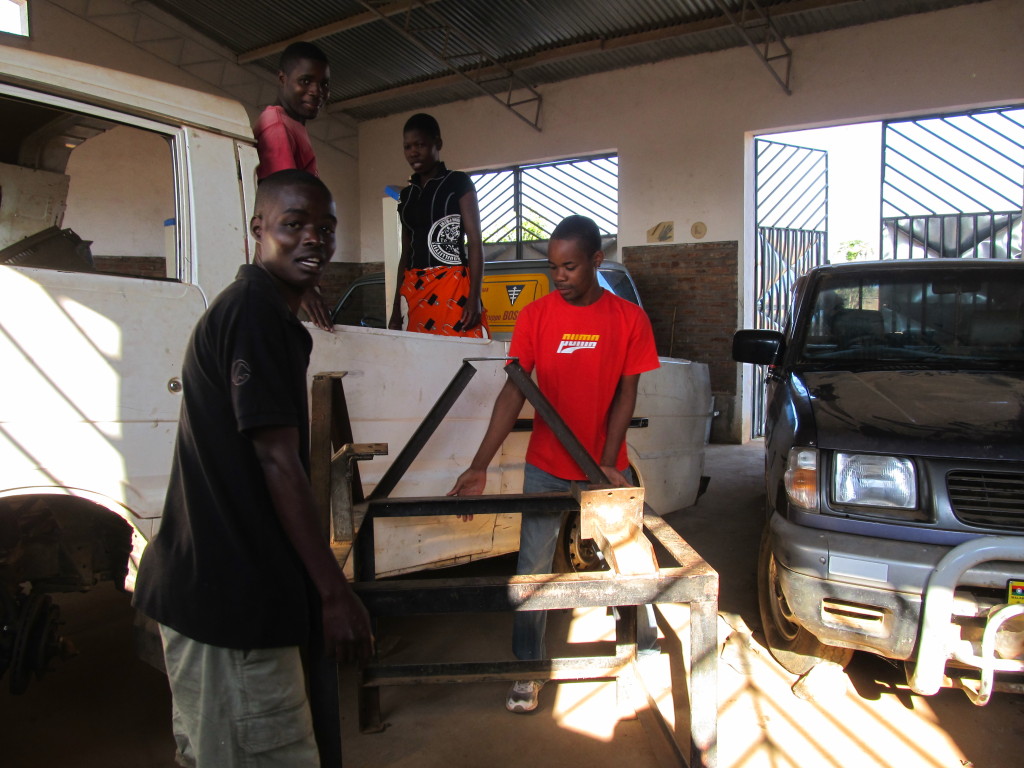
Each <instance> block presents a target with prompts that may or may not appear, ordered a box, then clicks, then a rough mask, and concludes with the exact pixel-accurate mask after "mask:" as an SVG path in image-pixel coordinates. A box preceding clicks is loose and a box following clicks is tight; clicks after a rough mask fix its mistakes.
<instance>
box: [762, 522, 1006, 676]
mask: <svg viewBox="0 0 1024 768" xmlns="http://www.w3.org/2000/svg"><path fill="white" fill-rule="evenodd" d="M985 538H986V539H988V538H992V537H985ZM998 538H1000V540H1005V541H1008V542H1011V547H1016V548H1017V551H1019V552H1020V553H1021V557H1020V558H1019V559H1020V560H1024V537H1021V538H1017V537H998ZM971 543H972V542H968V544H971ZM961 546H966V545H961ZM771 547H772V551H773V553H774V555H775V559H776V560H777V562H778V564H779V566H780V567H779V569H778V574H779V580H780V583H781V587H782V591H783V594H784V595H785V597H786V601H787V602H788V603H789V606H790V609H791V610H792V611H793V614H794V615H795V617H796V619H797V621H798V622H799V623H800V624H801V625H802V626H803V627H805V628H806V629H807V631H809V632H811V633H812V634H813V635H815V636H816V637H817V638H818V639H819V640H820V641H821V642H823V643H825V644H827V645H835V646H840V647H845V648H854V649H857V650H864V651H870V652H872V653H877V654H880V655H882V656H885V657H887V658H891V659H908V658H910V657H912V656H913V655H914V652H915V649H916V647H917V643H918V632H919V628H920V626H921V614H922V604H923V595H924V594H925V591H926V588H928V584H929V579H931V578H932V574H933V573H934V572H935V569H936V567H937V566H938V565H939V563H940V561H942V559H943V557H944V556H946V555H947V554H948V553H949V552H950V551H951V550H953V549H954V548H953V547H946V546H939V545H934V544H920V543H916V542H905V541H893V540H889V539H879V538H874V537H870V536H859V535H853V534H846V533H837V532H834V531H826V530H821V529H815V528H807V527H805V526H802V525H797V524H794V523H792V522H790V521H788V520H786V519H784V518H782V517H781V516H779V515H777V514H776V515H773V516H772V519H771ZM957 549H959V548H957ZM1022 577H1024V563H1022V562H1007V561H986V562H977V563H972V564H971V565H969V566H968V567H967V569H966V570H965V571H964V572H963V573H961V574H959V575H958V576H957V579H956V581H955V586H960V587H966V588H975V589H980V590H989V589H991V590H997V591H998V593H992V594H1001V595H1005V591H1006V584H1007V581H1008V580H1009V579H1012V578H1022ZM945 589H946V593H949V588H945ZM948 596H949V601H948V603H949V607H950V611H951V612H955V613H957V614H958V615H971V614H972V612H977V611H979V610H981V609H980V608H979V607H978V605H976V604H975V603H974V601H973V598H972V599H964V598H963V597H961V595H957V598H959V602H958V604H957V605H956V606H955V607H954V602H955V600H954V598H953V595H952V594H951V593H950V594H948ZM1004 601H1005V600H1004ZM993 602H998V601H995V600H992V599H989V600H988V604H992V603H993ZM983 607H984V610H987V605H986V606H983ZM933 624H934V621H933ZM949 624H950V617H949V616H947V618H946V620H945V625H946V626H948V625H949ZM931 629H932V630H935V631H938V630H937V627H936V626H931ZM949 655H951V654H944V655H943V662H944V661H945V659H946V658H947V657H948V656H949Z"/></svg>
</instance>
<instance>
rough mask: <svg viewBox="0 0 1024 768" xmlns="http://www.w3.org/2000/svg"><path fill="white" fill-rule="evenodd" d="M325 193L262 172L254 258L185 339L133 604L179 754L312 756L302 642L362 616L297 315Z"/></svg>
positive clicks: (323, 245) (185, 758) (353, 645)
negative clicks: (318, 449) (162, 481)
mask: <svg viewBox="0 0 1024 768" xmlns="http://www.w3.org/2000/svg"><path fill="white" fill-rule="evenodd" d="M335 224H336V219H335V214H334V203H333V202H332V200H331V195H330V193H329V192H328V190H327V188H326V187H325V186H324V184H323V183H322V182H321V181H320V180H319V179H317V178H316V177H315V176H312V175H310V174H308V173H306V172H304V171H298V170H286V171H280V172H278V173H275V174H272V175H271V176H268V177H267V178H265V179H264V180H263V181H262V182H261V183H260V186H259V189H258V191H257V194H256V210H255V215H254V216H253V218H252V223H251V225H250V228H251V230H252V234H253V236H254V238H255V240H256V253H255V258H254V262H255V263H254V264H251V265H245V266H243V267H241V268H240V269H239V271H238V275H237V277H236V279H235V282H234V283H232V284H231V285H230V286H228V287H227V288H226V289H225V290H224V291H223V292H222V293H221V294H220V295H219V296H218V297H217V298H216V299H215V300H214V302H213V303H212V304H211V305H210V308H209V309H208V310H207V311H206V313H205V314H204V315H203V317H202V318H200V320H199V323H198V324H197V325H196V328H195V331H194V332H193V334H192V338H191V340H190V342H189V345H188V349H187V351H186V353H185V361H184V364H183V366H182V380H183V384H184V391H183V400H182V407H181V416H180V422H179V425H178V439H177V442H176V444H175V450H174V461H173V465H172V468H171V478H170V483H169V486H168V490H167V500H166V503H165V506H164V514H163V518H162V521H161V525H160V531H159V533H158V534H157V536H156V537H155V538H154V539H153V541H151V542H150V543H149V546H148V547H147V549H146V552H145V554H144V556H143V558H142V562H141V564H140V566H139V574H138V580H137V585H136V592H135V600H134V603H135V606H136V607H137V608H138V609H139V610H140V611H142V612H143V613H144V614H146V615H147V616H150V617H151V618H153V619H154V620H156V621H157V622H158V623H159V624H160V632H161V637H162V640H163V644H164V657H165V661H166V665H167V672H168V678H169V681H170V685H171V693H172V696H173V702H174V723H173V725H174V731H175V739H176V741H177V744H178V751H179V762H181V763H182V764H183V765H194V766H199V767H200V768H203V767H204V766H210V767H211V768H213V767H216V768H228V767H230V766H236V765H243V764H244V765H246V766H318V765H319V759H318V755H317V748H316V743H315V741H314V739H313V729H312V721H311V718H310V710H309V704H308V701H307V698H306V691H305V679H304V675H303V672H302V663H301V660H300V657H299V647H300V646H303V645H305V644H306V642H307V640H308V639H309V634H310V631H311V628H312V627H318V628H319V630H318V631H322V632H323V633H324V641H325V643H326V648H327V651H328V653H329V654H330V655H332V656H334V657H336V658H338V659H339V660H342V661H346V660H361V659H365V658H366V657H367V656H369V654H370V652H371V647H372V639H371V636H370V628H369V619H368V617H367V614H366V611H365V609H364V608H363V606H362V604H361V603H360V602H359V599H358V598H357V597H356V596H355V594H354V593H353V592H352V590H351V588H350V587H349V585H348V583H347V581H346V580H345V576H344V575H343V574H342V571H341V568H340V567H339V566H338V564H337V561H336V560H335V559H334V556H333V554H332V553H331V550H330V548H329V547H328V545H327V542H326V541H325V540H324V538H323V536H322V534H321V533H320V527H319V523H318V519H319V517H318V515H317V512H316V508H315V504H314V501H313V494H312V488H311V487H310V484H309V477H308V470H309V448H308V446H309V420H308V412H307V401H306V367H307V365H308V364H309V353H310V349H311V347H312V340H311V338H310V336H309V333H308V332H307V331H306V329H305V328H303V327H302V324H301V323H300V322H299V321H298V319H297V318H296V317H295V312H296V310H297V309H298V306H299V302H300V299H301V297H302V294H303V292H304V291H305V290H306V289H307V288H308V287H309V286H311V285H314V284H315V283H316V282H317V280H318V279H319V277H320V275H321V273H322V272H323V271H324V269H326V267H327V263H328V262H329V261H330V259H331V256H332V255H333V253H334V228H335Z"/></svg>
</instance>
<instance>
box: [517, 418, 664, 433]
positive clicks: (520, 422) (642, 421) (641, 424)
mask: <svg viewBox="0 0 1024 768" xmlns="http://www.w3.org/2000/svg"><path fill="white" fill-rule="evenodd" d="M649 426H651V420H650V419H649V418H647V417H646V416H634V417H633V418H632V419H630V420H629V429H647V428H648V427H649ZM512 431H513V432H532V431H533V419H516V423H515V424H513V425H512Z"/></svg>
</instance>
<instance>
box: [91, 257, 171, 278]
mask: <svg viewBox="0 0 1024 768" xmlns="http://www.w3.org/2000/svg"><path fill="white" fill-rule="evenodd" d="M92 262H93V266H94V267H96V271H97V272H111V273H114V274H117V275H131V276H132V277H147V278H153V277H167V267H166V265H165V262H164V259H163V258H162V257H160V256H94V257H93V260H92Z"/></svg>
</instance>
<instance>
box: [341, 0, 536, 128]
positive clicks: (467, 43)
mask: <svg viewBox="0 0 1024 768" xmlns="http://www.w3.org/2000/svg"><path fill="white" fill-rule="evenodd" d="M356 2H358V3H359V4H360V5H361V6H363V7H364V8H366V9H367V10H368V11H371V12H372V13H375V14H377V16H379V17H380V19H381V21H383V22H384V23H385V24H387V25H388V26H390V27H391V28H392V29H394V30H395V31H396V32H397V33H398V34H400V35H401V36H402V37H404V38H405V39H406V40H408V41H409V42H411V43H412V44H413V45H415V46H416V47H417V48H419V49H420V50H422V51H424V52H426V53H428V54H430V55H431V56H433V57H434V58H435V59H437V60H438V61H440V62H441V63H442V64H444V65H445V66H446V67H448V69H450V70H451V71H452V72H453V73H454V74H456V75H458V76H459V77H461V78H462V79H463V80H465V81H466V82H468V83H471V84H472V85H473V86H475V87H476V88H477V89H478V90H479V91H480V92H481V93H483V94H485V95H487V96H490V97H491V98H492V99H494V100H495V101H497V102H498V103H499V104H501V105H502V106H503V107H505V108H506V109H507V110H509V111H510V112H511V113H512V114H514V115H515V116H516V117H518V118H519V119H520V120H522V121H523V122H524V123H526V124H527V125H529V126H530V127H531V128H533V129H534V130H537V131H539V130H540V106H541V95H540V93H538V92H537V90H536V89H535V88H534V87H533V86H532V85H530V84H529V83H527V82H526V81H525V80H523V79H522V78H521V77H520V76H519V75H517V74H516V73H515V72H513V71H512V70H511V69H509V68H508V67H506V66H505V65H504V64H501V63H499V62H498V60H497V59H495V58H494V57H493V56H491V54H489V53H488V52H487V51H485V50H484V47H483V45H482V44H480V43H479V42H477V41H476V40H473V39H472V38H470V36H469V35H467V34H466V33H465V32H462V31H461V30H459V29H456V28H455V27H453V26H452V25H451V24H450V23H449V22H448V21H447V20H446V19H445V18H444V17H443V16H442V15H441V14H440V13H438V12H437V11H435V10H434V9H433V8H430V7H429V6H428V5H427V4H426V3H424V2H421V0H407V7H406V9H405V10H404V11H401V12H396V10H395V7H396V6H397V5H398V4H397V3H394V2H390V1H389V0H356ZM499 94H502V95H499Z"/></svg>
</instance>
